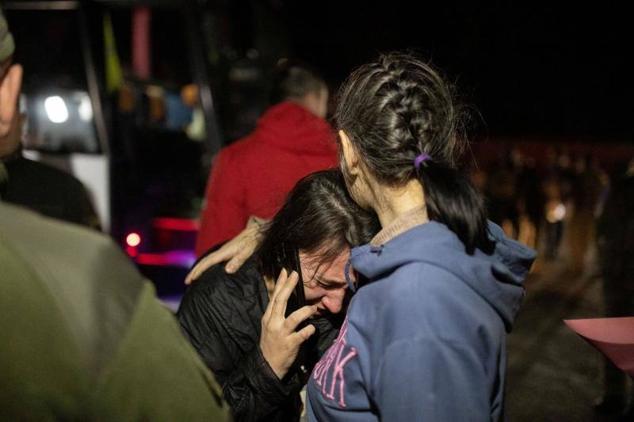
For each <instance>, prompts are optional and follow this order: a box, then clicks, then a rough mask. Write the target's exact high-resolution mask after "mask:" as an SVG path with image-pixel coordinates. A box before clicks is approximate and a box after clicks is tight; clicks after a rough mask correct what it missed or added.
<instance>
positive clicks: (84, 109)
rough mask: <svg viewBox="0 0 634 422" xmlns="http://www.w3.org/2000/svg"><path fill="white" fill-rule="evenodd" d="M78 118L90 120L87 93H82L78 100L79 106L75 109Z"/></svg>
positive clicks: (90, 112) (90, 107) (90, 108)
mask: <svg viewBox="0 0 634 422" xmlns="http://www.w3.org/2000/svg"><path fill="white" fill-rule="evenodd" d="M77 112H78V113H79V118H80V119H82V120H83V121H85V122H89V121H91V120H92V105H91V104H90V97H88V95H82V97H81V100H79V108H78V109H77Z"/></svg>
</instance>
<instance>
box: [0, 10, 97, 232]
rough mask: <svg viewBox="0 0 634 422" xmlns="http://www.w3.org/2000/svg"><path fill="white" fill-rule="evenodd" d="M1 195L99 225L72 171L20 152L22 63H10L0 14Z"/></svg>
mask: <svg viewBox="0 0 634 422" xmlns="http://www.w3.org/2000/svg"><path fill="white" fill-rule="evenodd" d="M0 43H1V44H0V72H1V76H2V78H3V83H2V84H3V85H2V86H3V87H2V91H0V96H1V97H2V104H3V105H2V108H3V109H2V111H1V112H0V199H2V200H3V201H6V202H10V203H13V204H17V205H22V206H25V207H28V208H31V209H33V210H35V211H37V212H39V213H41V214H43V215H46V216H49V217H53V218H57V219H60V220H65V221H69V222H71V223H77V224H82V225H85V226H88V227H93V228H99V219H98V218H97V215H96V213H95V210H94V208H93V206H92V203H91V200H90V198H89V196H88V193H87V191H86V189H85V188H84V186H83V185H82V183H81V182H80V181H79V180H77V179H76V178H75V177H73V176H72V175H70V174H68V173H65V172H63V171H61V170H58V169H56V168H54V167H51V166H49V165H46V164H43V163H40V162H37V161H34V160H29V159H28V158H26V157H24V156H23V155H22V144H21V138H22V133H23V130H22V128H23V124H24V121H25V116H24V115H23V114H22V113H20V112H19V110H18V97H19V96H20V86H21V81H22V67H21V66H20V65H18V64H13V63H12V57H13V52H14V50H15V45H14V40H13V37H12V36H11V33H10V32H9V30H8V26H7V24H6V20H5V19H4V16H2V17H0Z"/></svg>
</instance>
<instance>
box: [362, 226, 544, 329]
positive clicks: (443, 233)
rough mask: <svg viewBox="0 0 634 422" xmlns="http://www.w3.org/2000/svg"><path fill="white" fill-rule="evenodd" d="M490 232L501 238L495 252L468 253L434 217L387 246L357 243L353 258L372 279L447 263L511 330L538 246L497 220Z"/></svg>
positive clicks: (498, 238)
mask: <svg viewBox="0 0 634 422" xmlns="http://www.w3.org/2000/svg"><path fill="white" fill-rule="evenodd" d="M489 237H490V238H491V239H492V240H493V241H495V250H494V251H493V253H492V254H491V255H487V254H485V253H484V252H482V251H480V250H476V252H475V253H474V254H473V255H468V254H467V253H466V252H465V248H464V245H463V244H462V242H461V241H460V240H459V239H458V237H457V236H456V235H455V234H454V233H453V232H452V231H451V230H449V229H448V228H447V226H445V225H444V224H441V223H438V222H435V221H430V222H428V223H425V224H422V225H419V226H416V227H414V228H412V229H410V230H408V231H406V232H405V233H402V234H400V235H399V236H396V237H395V238H393V239H392V240H390V241H388V242H387V243H385V244H383V245H380V246H372V245H364V246H361V247H357V248H354V249H353V250H352V254H351V258H350V259H351V263H352V266H353V267H354V268H355V270H357V271H358V272H359V273H361V274H362V275H363V276H364V277H366V278H368V279H369V280H374V279H376V278H377V277H379V276H382V275H386V274H389V273H391V272H392V271H394V270H395V269H397V268H399V267H401V266H403V265H406V264H409V263H415V262H420V263H426V264H429V265H434V266H437V267H440V268H443V269H444V270H446V271H448V272H450V273H452V274H453V275H455V276H456V277H457V278H458V279H459V280H460V281H461V282H462V283H464V284H466V285H467V286H468V287H469V288H470V289H472V290H473V291H475V292H476V293H477V294H478V295H479V296H480V297H482V298H483V299H484V300H485V301H486V302H487V303H488V304H489V305H490V306H491V307H492V308H493V309H494V310H495V311H496V312H497V313H498V314H499V315H500V318H501V319H502V320H503V321H504V325H505V327H506V330H507V331H510V330H511V328H512V326H513V320H514V319H515V315H516V314H517V311H518V310H519V307H520V304H521V302H522V299H523V297H524V288H523V283H524V279H525V278H526V276H527V274H528V271H529V269H530V267H531V265H532V263H533V261H534V259H535V251H533V250H532V249H530V248H528V247H526V246H524V245H522V244H520V243H519V242H516V241H515V240H512V239H509V238H507V237H506V236H505V235H504V232H503V231H502V229H501V228H500V227H499V226H497V225H495V224H493V223H489Z"/></svg>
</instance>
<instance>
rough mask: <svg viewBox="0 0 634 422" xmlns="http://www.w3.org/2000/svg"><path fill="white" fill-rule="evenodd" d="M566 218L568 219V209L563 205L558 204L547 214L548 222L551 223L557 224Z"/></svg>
mask: <svg viewBox="0 0 634 422" xmlns="http://www.w3.org/2000/svg"><path fill="white" fill-rule="evenodd" d="M564 218H566V207H565V206H564V204H561V203H559V204H557V205H556V206H555V207H553V208H552V209H550V210H548V212H547V213H546V220H548V222H549V223H556V222H558V221H561V220H563V219H564Z"/></svg>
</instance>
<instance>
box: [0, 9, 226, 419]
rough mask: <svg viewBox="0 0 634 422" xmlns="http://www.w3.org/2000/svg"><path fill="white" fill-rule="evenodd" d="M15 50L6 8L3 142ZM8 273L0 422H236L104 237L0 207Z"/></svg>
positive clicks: (1, 283)
mask: <svg viewBox="0 0 634 422" xmlns="http://www.w3.org/2000/svg"><path fill="white" fill-rule="evenodd" d="M12 51H13V42H12V39H11V35H10V33H9V32H8V28H7V24H6V21H5V19H4V16H3V14H2V11H1V10H0V59H3V60H0V66H1V67H2V74H1V79H0V140H1V141H4V140H5V137H6V136H7V135H8V134H10V133H11V131H12V130H15V127H16V126H15V122H16V121H17V119H18V117H17V114H18V112H17V110H16V108H17V99H18V95H19V91H20V85H21V79H22V72H21V68H20V66H18V65H12V64H10V63H8V64H7V62H6V60H7V57H10V55H11V53H12ZM0 145H6V144H0ZM0 170H4V166H2V168H0ZM0 176H5V177H6V172H3V173H1V174H0ZM10 176H11V175H10V174H9V177H10ZM5 180H6V179H5ZM0 268H2V271H0V312H1V314H0V316H1V318H0V330H1V331H2V335H3V341H2V342H0V374H2V388H0V420H122V421H138V420H181V419H182V420H201V421H202V420H214V421H216V420H217V421H225V420H228V417H229V416H228V408H227V407H226V406H225V405H223V402H222V399H221V393H220V390H219V388H218V386H217V384H216V383H215V381H214V379H213V376H212V374H211V373H210V372H209V371H208V370H207V369H206V368H205V367H204V365H203V364H202V362H201V361H200V358H199V357H198V356H197V355H196V353H195V351H194V350H193V349H192V348H191V347H190V345H189V344H188V343H187V341H186V339H185V338H184V337H183V336H182V334H181V333H180V331H179V329H178V324H177V322H176V321H175V319H174V317H173V315H172V314H171V313H170V311H169V310H168V309H167V308H165V307H164V306H163V305H162V304H161V303H160V302H159V301H158V300H157V299H156V296H155V293H154V288H153V286H152V285H151V283H149V282H148V281H147V280H145V279H144V278H143V277H142V276H141V274H140V273H139V272H138V271H137V270H136V269H135V268H134V266H133V265H132V263H131V262H130V261H129V260H128V259H127V257H125V255H124V254H123V253H122V252H121V250H120V249H119V248H118V247H117V246H115V244H114V243H113V242H112V240H111V239H109V238H108V237H106V236H104V235H102V234H100V233H97V232H95V231H93V230H86V229H85V228H82V227H78V226H76V225H74V224H66V223H63V222H60V221H55V220H53V219H49V218H45V217H42V216H40V215H37V214H35V213H33V212H30V211H28V210H26V209H25V208H22V207H17V206H14V205H11V204H7V203H6V202H4V201H0Z"/></svg>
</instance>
